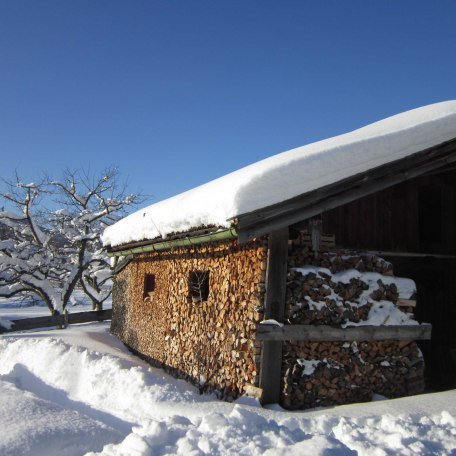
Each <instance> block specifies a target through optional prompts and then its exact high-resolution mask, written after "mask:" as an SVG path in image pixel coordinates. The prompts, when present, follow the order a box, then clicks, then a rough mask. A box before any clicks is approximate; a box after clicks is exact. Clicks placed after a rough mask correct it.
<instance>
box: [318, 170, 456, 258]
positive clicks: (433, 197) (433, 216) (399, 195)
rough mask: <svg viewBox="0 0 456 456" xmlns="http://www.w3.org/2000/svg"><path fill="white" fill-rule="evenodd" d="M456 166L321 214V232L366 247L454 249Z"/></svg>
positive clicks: (346, 243) (453, 251) (455, 251)
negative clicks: (453, 168)
mask: <svg viewBox="0 0 456 456" xmlns="http://www.w3.org/2000/svg"><path fill="white" fill-rule="evenodd" d="M455 193H456V171H449V172H444V173H439V174H434V175H431V176H423V177H419V178H416V179H411V180H409V181H406V182H404V183H402V184H398V185H395V186H393V187H391V188H389V189H386V190H383V191H381V192H377V193H374V194H373V195H369V196H366V197H364V198H361V199H359V200H357V201H354V202H352V203H350V204H345V205H343V206H340V207H338V208H336V209H333V210H331V211H329V212H326V213H325V214H323V231H324V232H326V233H334V234H335V235H336V241H337V243H338V244H342V245H344V246H352V247H356V248H363V249H377V250H388V251H389V250H394V251H404V252H423V253H437V254H456V210H455V209H456V199H455Z"/></svg>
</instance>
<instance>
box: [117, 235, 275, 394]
mask: <svg viewBox="0 0 456 456" xmlns="http://www.w3.org/2000/svg"><path fill="white" fill-rule="evenodd" d="M266 259H267V244H266V243H265V242H264V240H256V241H252V242H250V243H246V244H243V245H241V246H240V245H238V244H236V243H235V242H233V241H228V242H223V243H216V244H204V245H201V246H195V247H192V248H179V249H175V250H173V251H164V252H156V253H155V252H154V253H148V254H142V255H138V256H136V258H135V260H134V261H133V262H132V263H130V264H129V265H128V266H127V267H126V268H125V269H124V270H123V271H122V272H120V273H119V274H118V276H117V278H116V284H117V285H116V288H115V292H114V309H113V312H114V314H115V316H116V318H115V322H116V323H115V324H114V325H113V327H112V330H113V332H114V333H115V334H117V335H118V336H119V337H120V338H121V339H122V340H123V341H124V342H125V343H126V344H127V345H128V346H129V347H131V348H132V349H134V350H135V351H136V352H137V353H140V354H141V355H142V356H144V357H146V358H147V359H148V360H149V361H151V362H152V363H153V364H155V365H159V366H161V367H163V368H165V370H167V371H168V372H170V373H172V374H173V375H175V376H178V377H180V378H184V379H186V380H188V381H190V382H192V383H194V384H195V385H197V386H198V388H199V389H200V390H201V391H215V392H216V393H217V394H218V395H219V397H222V398H224V399H227V400H231V399H234V398H236V397H238V396H239V395H241V394H242V393H243V392H244V391H245V388H246V386H247V385H257V384H258V377H259V364H258V363H259V359H260V354H261V345H260V343H259V342H256V341H255V332H256V329H257V327H258V324H259V322H260V321H261V320H263V311H264V307H263V303H264V291H265V278H266ZM195 272H197V273H198V274H199V275H200V278H201V279H204V274H205V273H207V274H208V279H209V294H208V296H207V298H206V299H202V300H199V299H196V298H195V296H192V293H191V290H190V284H189V277H190V276H191V274H192V273H195ZM150 274H153V275H154V276H155V290H154V291H153V292H151V293H149V294H148V296H144V283H145V277H146V275H150ZM126 303H128V305H125V304H126Z"/></svg>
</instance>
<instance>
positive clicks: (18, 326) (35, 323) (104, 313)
mask: <svg viewBox="0 0 456 456" xmlns="http://www.w3.org/2000/svg"><path fill="white" fill-rule="evenodd" d="M111 317H112V309H106V310H100V311H91V312H77V313H74V314H68V317H66V316H65V315H63V314H62V315H54V316H51V315H50V316H45V317H34V318H23V319H20V320H11V323H13V326H12V327H11V329H10V330H3V332H14V331H26V330H29V329H37V328H48V327H51V326H64V325H65V323H69V324H74V323H88V322H90V321H104V320H110V319H111ZM2 329H3V328H0V333H1V332H2Z"/></svg>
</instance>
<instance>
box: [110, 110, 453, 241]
mask: <svg viewBox="0 0 456 456" xmlns="http://www.w3.org/2000/svg"><path fill="white" fill-rule="evenodd" d="M455 137H456V101H447V102H443V103H436V104H433V105H429V106H424V107H422V108H418V109H414V110H411V111H407V112H404V113H402V114H398V115H396V116H393V117H389V118H387V119H384V120H381V121H379V122H376V123H373V124H371V125H368V126H366V127H363V128H360V129H358V130H355V131H352V132H350V133H346V134H343V135H340V136H336V137H334V138H330V139H326V140H324V141H318V142H316V143H312V144H309V145H306V146H303V147H298V148H296V149H292V150H290V151H287V152H283V153H280V154H278V155H274V156H272V157H269V158H267V159H265V160H262V161H259V162H257V163H254V164H252V165H250V166H246V167H245V168H242V169H239V170H237V171H235V172H233V173H230V174H227V175H226V176H223V177H220V178H219V179H216V180H213V181H211V182H209V183H207V184H204V185H201V186H199V187H196V188H194V189H192V190H189V191H187V192H184V193H181V194H179V195H177V196H174V197H172V198H169V199H166V200H164V201H161V202H158V203H156V204H153V205H151V206H149V207H147V208H145V209H141V210H139V211H137V212H135V213H134V214H131V215H129V216H128V217H126V218H124V219H122V220H120V221H119V222H117V223H116V224H115V225H113V226H111V227H109V228H107V229H106V231H105V232H104V235H103V242H104V244H105V245H111V246H116V245H121V244H125V243H129V242H133V241H140V240H144V239H154V238H156V237H159V236H162V237H165V236H166V235H168V234H170V233H174V232H185V231H188V230H190V229H192V228H195V227H201V226H210V225H215V226H221V227H228V226H229V225H230V221H229V219H230V218H232V217H235V216H237V215H240V214H243V213H246V212H250V211H253V210H256V209H259V208H262V207H265V206H268V205H271V204H275V203H279V202H281V201H285V200H287V199H289V198H292V197H294V196H297V195H300V194H303V193H306V192H309V191H312V190H315V189H317V188H320V187H322V186H324V185H328V184H331V183H334V182H338V181H340V180H342V179H344V178H347V177H350V176H352V175H355V174H358V173H360V172H365V171H368V170H370V169H373V168H376V167H378V166H380V165H383V164H385V163H389V162H392V161H394V160H398V159H401V158H404V157H407V156H408V155H411V154H413V153H416V152H420V151H422V150H424V149H426V148H429V147H432V146H435V145H438V144H441V143H443V142H445V141H448V140H450V139H453V138H455ZM304 176H305V178H303V177H304Z"/></svg>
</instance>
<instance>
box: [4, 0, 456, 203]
mask: <svg viewBox="0 0 456 456" xmlns="http://www.w3.org/2000/svg"><path fill="white" fill-rule="evenodd" d="M455 24H456V2H455V1H452V0H447V1H445V0H442V1H431V0H429V1H426V2H425V1H349V0H347V1H305V0H302V1H286V0H281V1H264V0H263V1H248V0H243V1H221V0H220V1H192V0H186V1H164V0H163V1H153V0H147V1H139V0H133V1H126V0H125V1H122V2H121V1H114V0H106V1H97V0H90V1H83V0H78V1H62V0H58V1H47V0H40V1H36V0H32V1H24V0H14V1H13V0H10V1H5V0H0V157H1V173H0V175H1V177H9V176H11V174H12V173H13V172H14V170H16V169H17V170H18V171H19V173H20V174H22V175H23V176H25V177H26V178H27V179H36V176H37V175H38V174H39V173H40V172H47V173H50V174H53V175H59V174H60V172H61V170H62V169H63V168H65V167H70V168H80V167H86V168H87V167H90V169H91V170H93V171H97V170H101V169H103V168H105V167H107V166H109V165H117V166H118V167H119V169H120V171H121V173H122V175H123V176H124V177H125V178H128V179H129V181H130V188H131V189H132V190H137V189H142V191H143V192H145V193H147V194H149V195H151V198H150V199H149V202H154V201H157V200H160V199H162V198H165V197H168V196H172V195H173V194H176V193H179V192H181V191H184V190H186V189H189V188H191V187H194V186H196V185H199V184H201V183H204V182H206V181H208V180H211V179H213V178H216V177H218V176H220V175H223V174H226V173H227V172H230V171H232V170H235V169H237V168H240V167H242V166H244V165H247V164H249V163H252V162H255V161H257V160H260V159H262V158H265V157H267V156H270V155H272V154H275V153H278V152H281V151H284V150H287V149H290V148H293V147H297V146H301V145H304V144H306V143H309V142H312V141H316V140H319V139H324V138H326V137H330V136H334V135H337V134H339V133H343V132H346V131H349V130H352V129H355V128H357V127H360V126H363V125H365V124H368V123H371V122H373V121H375V120H379V119H381V118H384V117H387V116H389V115H393V114H395V113H398V112H401V111H405V110H408V109H412V108H415V107H418V106H422V105H426V104H430V103H434V102H438V101H443V100H448V99H455V98H456V27H455Z"/></svg>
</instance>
